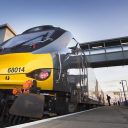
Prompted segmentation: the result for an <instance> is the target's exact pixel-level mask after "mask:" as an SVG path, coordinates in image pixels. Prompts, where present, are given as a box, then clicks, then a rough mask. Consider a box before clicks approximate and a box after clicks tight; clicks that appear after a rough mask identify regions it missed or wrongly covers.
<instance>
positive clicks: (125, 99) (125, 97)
mask: <svg viewBox="0 0 128 128" xmlns="http://www.w3.org/2000/svg"><path fill="white" fill-rule="evenodd" d="M124 81H125V82H127V81H126V80H121V82H120V84H122V88H123V93H124V99H125V103H126V102H127V99H126V94H125V90H124V84H123V82H124Z"/></svg>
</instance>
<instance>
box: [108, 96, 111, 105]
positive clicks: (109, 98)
mask: <svg viewBox="0 0 128 128" xmlns="http://www.w3.org/2000/svg"><path fill="white" fill-rule="evenodd" d="M110 100H111V97H110V96H109V95H107V101H108V104H109V106H111V103H110Z"/></svg>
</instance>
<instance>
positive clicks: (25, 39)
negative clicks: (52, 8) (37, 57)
mask: <svg viewBox="0 0 128 128" xmlns="http://www.w3.org/2000/svg"><path fill="white" fill-rule="evenodd" d="M53 33H54V30H49V31H43V32H34V33H29V34H22V35H18V36H16V37H14V38H12V39H10V40H8V41H7V42H5V43H3V45H2V48H12V47H14V46H18V45H22V44H23V45H32V44H33V43H37V42H39V41H43V40H46V39H47V38H49V37H50V36H51V35H52V34H53Z"/></svg>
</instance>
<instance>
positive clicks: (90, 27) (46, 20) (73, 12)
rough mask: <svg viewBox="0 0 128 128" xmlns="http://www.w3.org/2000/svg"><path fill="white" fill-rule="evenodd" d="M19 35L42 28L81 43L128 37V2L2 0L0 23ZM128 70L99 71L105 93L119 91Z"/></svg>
mask: <svg viewBox="0 0 128 128" xmlns="http://www.w3.org/2000/svg"><path fill="white" fill-rule="evenodd" d="M4 23H9V24H10V26H11V27H12V28H13V29H14V30H15V31H16V32H17V33H18V34H19V33H21V32H23V31H24V30H26V29H28V28H30V27H34V26H39V25H53V26H58V27H61V28H64V29H66V30H69V31H70V32H71V33H72V34H73V35H74V37H75V38H76V39H77V40H78V42H80V43H83V42H88V41H94V40H102V39H109V38H115V37H122V36H128V0H1V1H0V24H4ZM127 70H128V67H125V66H121V67H112V68H100V69H95V73H96V76H97V78H98V80H99V83H100V85H101V86H102V87H103V89H104V90H107V91H109V90H119V88H121V87H120V86H121V85H120V84H118V83H119V81H120V79H126V80H128V78H127V76H128V75H127V73H128V71H127Z"/></svg>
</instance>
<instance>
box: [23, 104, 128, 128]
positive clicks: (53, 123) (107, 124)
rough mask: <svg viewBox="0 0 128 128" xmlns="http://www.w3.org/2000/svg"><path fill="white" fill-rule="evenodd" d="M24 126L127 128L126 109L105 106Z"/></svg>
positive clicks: (29, 127)
mask: <svg viewBox="0 0 128 128" xmlns="http://www.w3.org/2000/svg"><path fill="white" fill-rule="evenodd" d="M25 128H128V109H126V108H121V107H117V106H112V107H109V106H105V107H100V108H97V109H94V110H91V111H87V112H83V113H79V114H76V115H71V116H68V117H63V118H58V119H54V120H50V121H46V122H42V123H38V124H34V125H30V126H29V124H28V126H25Z"/></svg>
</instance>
